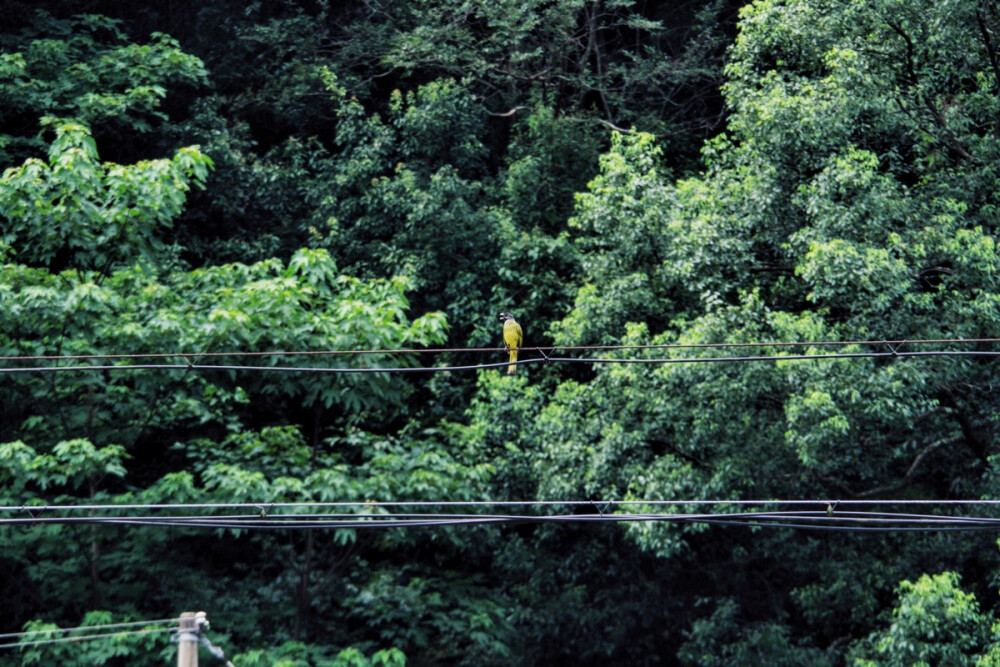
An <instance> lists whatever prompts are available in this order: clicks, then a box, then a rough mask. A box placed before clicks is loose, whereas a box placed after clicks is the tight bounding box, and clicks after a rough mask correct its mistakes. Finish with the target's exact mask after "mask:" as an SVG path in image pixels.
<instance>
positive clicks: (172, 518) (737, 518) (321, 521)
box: [0, 501, 1000, 532]
mask: <svg viewBox="0 0 1000 667" xmlns="http://www.w3.org/2000/svg"><path fill="white" fill-rule="evenodd" d="M802 502H809V503H810V504H812V505H814V506H815V505H816V504H817V503H816V501H802ZM632 504H648V503H638V502H636V503H632ZM674 504H684V503H683V501H680V502H675V503H674ZM719 504H725V503H719ZM870 504H874V503H870ZM837 507H839V504H838V505H837ZM383 509H384V508H383ZM593 509H594V512H593V513H590V514H583V513H572V514H470V513H458V512H453V513H434V512H431V513H389V512H387V511H384V512H383V513H381V514H368V513H365V514H359V513H322V514H294V513H293V514H270V515H268V514H266V513H264V512H262V513H259V514H258V513H254V514H243V515H204V514H200V515H186V516H185V515H167V516H117V517H116V516H105V517H100V516H83V517H80V516H75V517H35V518H28V519H25V518H9V519H0V525H25V524H32V523H45V524H96V525H111V526H159V527H171V528H207V529H216V530H219V529H222V530H275V529H278V530H302V529H308V530H315V529H345V528H350V529H391V528H429V527H445V526H450V527H457V526H471V525H505V524H525V523H556V524H563V523H608V522H611V523H636V522H669V523H704V524H718V525H729V526H758V527H784V528H797V529H815V530H858V531H868V532H894V531H923V532H928V531H950V530H980V531H982V530H990V531H997V530H1000V517H983V516H951V515H941V514H914V513H900V512H862V511H856V510H846V511H845V510H840V511H837V510H836V509H835V508H834V507H833V506H832V505H830V506H828V507H827V508H826V509H825V510H784V511H741V512H721V513H707V514H706V513H681V512H628V513H625V512H608V507H607V506H605V507H603V508H601V507H597V506H594V508H593Z"/></svg>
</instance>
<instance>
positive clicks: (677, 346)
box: [0, 338, 1000, 361]
mask: <svg viewBox="0 0 1000 667" xmlns="http://www.w3.org/2000/svg"><path fill="white" fill-rule="evenodd" d="M984 343H988V344H995V343H1000V338H920V339H905V338H901V339H893V340H870V339H869V340H840V341H830V340H821V341H761V342H742V343H658V344H634V345H549V346H535V347H521V348H519V349H520V350H521V351H522V352H543V353H544V352H549V353H551V352H554V351H556V350H563V351H567V352H570V351H572V352H581V351H611V350H689V349H726V348H748V347H830V346H838V347H846V346H851V345H853V346H866V347H870V346H883V345H884V346H888V347H890V348H899V347H902V346H904V345H931V344H934V345H942V344H955V345H959V344H984ZM505 350H506V348H502V347H437V348H421V349H404V348H385V349H370V350H298V351H291V350H265V351H257V352H243V351H229V352H139V353H121V354H67V355H8V356H0V361H72V360H76V361H86V360H98V359H117V360H127V359H169V358H175V357H180V358H192V359H201V358H210V357H275V356H354V355H367V354H383V355H388V354H446V353H448V354H455V353H464V352H476V353H484V352H489V353H496V352H503V351H505Z"/></svg>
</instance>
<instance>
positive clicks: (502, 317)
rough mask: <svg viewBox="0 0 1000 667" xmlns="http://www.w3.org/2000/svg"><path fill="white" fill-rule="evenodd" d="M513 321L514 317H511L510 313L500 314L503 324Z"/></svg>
mask: <svg viewBox="0 0 1000 667" xmlns="http://www.w3.org/2000/svg"><path fill="white" fill-rule="evenodd" d="M512 319H514V316H513V315H511V314H510V313H500V321H501V322H506V321H507V320H512Z"/></svg>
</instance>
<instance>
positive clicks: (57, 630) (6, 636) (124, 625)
mask: <svg viewBox="0 0 1000 667" xmlns="http://www.w3.org/2000/svg"><path fill="white" fill-rule="evenodd" d="M178 621H179V619H177V618H161V619H157V620H155V621H129V622H126V623H105V624H103V625H81V626H77V627H75V628H55V629H52V630H25V631H24V632H8V633H5V634H0V639H10V638H12V637H27V636H29V635H40V634H56V633H60V632H77V631H80V630H107V629H109V628H132V627H136V626H139V625H162V624H163V623H177V622H178Z"/></svg>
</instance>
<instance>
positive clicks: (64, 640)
mask: <svg viewBox="0 0 1000 667" xmlns="http://www.w3.org/2000/svg"><path fill="white" fill-rule="evenodd" d="M173 630H174V628H151V629H147V630H128V631H125V632H109V633H104V634H97V635H81V636H79V637H60V638H57V639H36V640H32V641H27V642H15V643H12V644H0V648H26V647H28V646H43V645H45V644H69V643H74V642H82V641H90V640H91V639H109V638H111V637H128V636H132V635H151V634H157V633H163V632H172V631H173Z"/></svg>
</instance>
